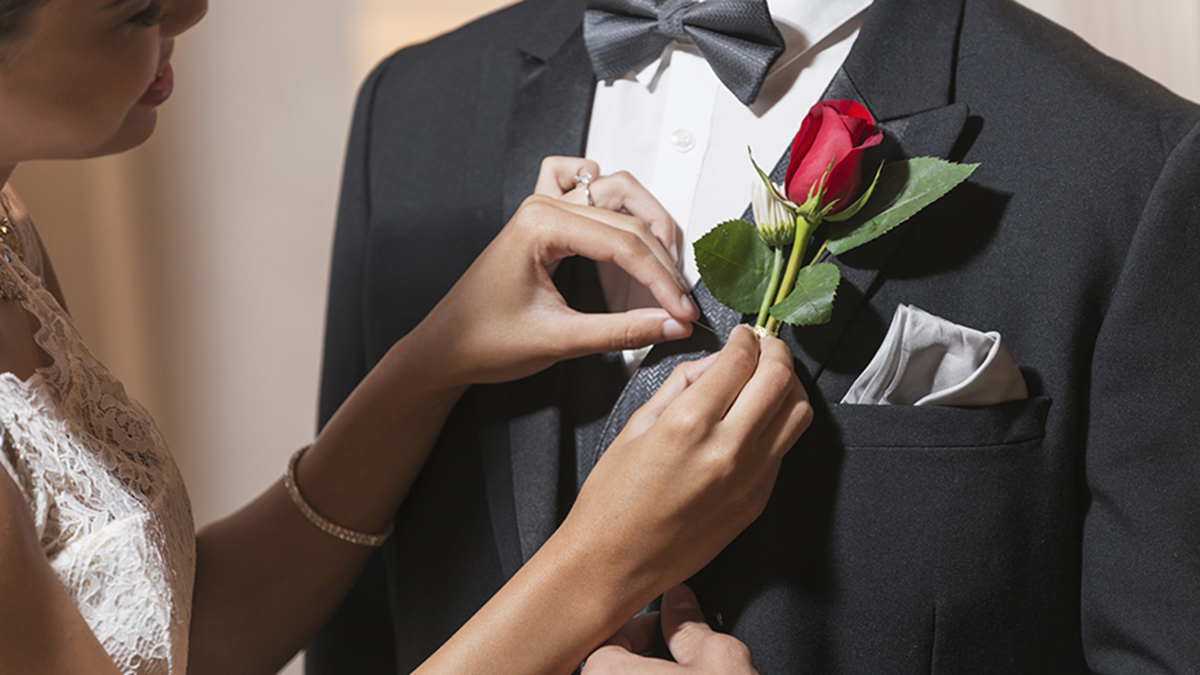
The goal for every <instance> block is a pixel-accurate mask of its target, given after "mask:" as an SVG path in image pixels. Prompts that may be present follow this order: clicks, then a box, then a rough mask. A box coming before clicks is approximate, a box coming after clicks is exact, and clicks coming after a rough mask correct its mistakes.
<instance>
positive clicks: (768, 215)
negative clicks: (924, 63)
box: [695, 101, 979, 335]
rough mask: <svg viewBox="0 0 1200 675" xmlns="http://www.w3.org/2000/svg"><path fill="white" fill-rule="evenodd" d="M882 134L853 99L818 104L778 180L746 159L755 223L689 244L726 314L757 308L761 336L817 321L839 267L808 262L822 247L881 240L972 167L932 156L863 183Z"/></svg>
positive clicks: (824, 314) (825, 310) (740, 223)
mask: <svg viewBox="0 0 1200 675" xmlns="http://www.w3.org/2000/svg"><path fill="white" fill-rule="evenodd" d="M882 140H883V132H881V131H879V130H878V129H877V128H876V127H875V120H874V119H872V118H871V113H869V112H868V111H867V109H866V108H864V107H863V106H862V105H860V104H859V103H856V102H854V101H819V102H818V103H817V104H816V105H814V106H813V107H812V109H811V110H810V111H809V112H808V115H806V116H805V118H804V122H803V123H802V124H801V125H800V131H799V132H798V133H797V134H796V138H795V140H793V141H792V153H791V158H790V160H789V162H788V169H787V178H786V179H785V181H784V184H783V185H779V184H777V183H774V182H772V181H771V179H770V178H769V177H768V176H767V175H766V174H765V173H764V172H763V170H762V169H761V168H759V166H758V164H757V163H755V162H754V158H753V157H751V158H750V164H751V166H753V167H754V172H755V174H756V178H755V179H754V181H753V184H752V187H751V204H752V205H753V211H754V220H755V221H756V222H757V227H756V226H754V225H751V224H750V223H747V222H746V221H744V220H730V221H727V222H724V223H721V224H720V225H718V226H716V227H715V228H713V229H712V230H710V231H709V232H708V234H706V235H704V236H703V237H701V238H700V239H699V240H698V241H697V242H696V245H695V251H696V266H697V267H698V268H699V270H700V278H701V279H703V280H704V284H705V286H707V288H708V290H709V292H710V293H712V295H713V297H714V298H716V299H717V300H718V301H720V302H721V303H722V304H724V305H725V306H726V307H729V308H730V309H733V310H734V311H737V312H741V313H742V314H757V316H758V320H757V322H756V327H757V330H758V332H759V333H760V335H766V334H769V335H776V334H778V332H779V325H780V324H781V323H788V324H792V325H795V326H815V325H819V324H823V323H826V322H828V321H829V319H830V317H831V316H832V315H833V302H834V298H835V297H836V295H837V287H838V283H839V282H840V281H841V273H840V272H839V271H838V268H837V266H836V265H834V264H832V263H827V262H817V261H818V260H819V259H820V258H821V255H822V253H824V251H826V250H828V251H829V252H830V253H833V254H834V255H840V254H842V253H845V252H846V251H849V250H851V249H854V248H857V247H859V246H862V245H863V244H865V243H867V242H869V241H872V240H873V239H876V238H878V237H881V236H883V235H884V234H886V233H887V232H889V231H890V230H892V229H893V228H895V227H896V226H897V225H899V224H901V223H903V222H904V221H906V220H908V219H909V218H911V217H912V216H914V215H916V213H917V212H918V211H920V210H921V209H923V208H925V207H926V206H928V205H930V204H932V203H933V202H935V201H937V200H938V199H940V198H942V197H943V196H945V194H946V193H948V192H949V191H950V190H952V189H953V188H954V187H955V186H957V185H958V184H959V183H962V182H963V181H965V180H966V179H967V177H969V176H970V175H971V173H972V172H973V171H974V170H975V168H976V167H978V166H979V165H978V164H956V163H954V162H947V161H945V160H941V159H937V158H934V157H917V158H914V159H907V160H903V161H899V162H889V163H886V164H882V165H880V167H879V169H878V170H877V171H876V172H875V175H874V178H873V179H872V180H871V182H870V184H868V185H867V186H866V187H865V188H863V186H862V183H863V180H862V177H863V176H862V154H863V151H865V150H866V149H867V148H871V147H874V146H876V145H879V143H880V141H882ZM822 223H829V227H828V228H827V232H826V235H825V238H824V241H823V242H822V243H821V247H820V249H818V250H817V251H816V252H815V253H813V254H812V255H809V248H810V242H811V240H812V237H813V233H815V232H816V231H817V228H818V227H819V226H820V225H821V224H822ZM785 260H786V265H785Z"/></svg>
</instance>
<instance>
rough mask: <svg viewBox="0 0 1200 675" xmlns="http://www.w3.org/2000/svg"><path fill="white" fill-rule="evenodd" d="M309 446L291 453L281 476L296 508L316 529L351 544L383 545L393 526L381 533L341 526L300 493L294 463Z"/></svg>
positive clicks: (310, 445) (390, 534)
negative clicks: (321, 512)
mask: <svg viewBox="0 0 1200 675" xmlns="http://www.w3.org/2000/svg"><path fill="white" fill-rule="evenodd" d="M311 447H312V444H311V443H310V444H308V445H306V446H304V447H303V448H300V449H299V450H297V451H296V452H295V453H293V454H292V458H291V459H290V460H289V461H288V467H287V475H286V476H284V478H283V485H284V487H286V488H287V493H288V496H289V497H291V498H292V503H293V504H295V505H296V508H298V509H300V513H303V514H304V517H305V518H308V520H309V521H310V522H311V523H312V524H313V525H316V526H317V529H319V530H321V531H322V532H324V533H326V534H330V535H333V536H335V537H337V538H338V539H341V540H342V541H348V542H350V543H351V544H358V545H359V546H374V547H376V548H378V547H380V546H383V542H385V541H387V538H388V537H390V536H392V529H393V527H392V526H391V525H388V529H387V532H384V533H382V534H368V533H366V532H359V531H358V530H351V529H350V528H348V527H342V526H341V525H338V524H337V523H335V522H332V521H330V520H329V519H328V518H326V517H325V516H322V515H321V514H319V513H317V511H316V509H314V508H313V507H312V504H309V503H308V500H307V499H305V498H304V495H302V494H300V488H299V487H297V486H296V464H297V463H298V462H299V461H300V458H301V457H303V456H304V453H305V452H307V451H308V449H309V448H311Z"/></svg>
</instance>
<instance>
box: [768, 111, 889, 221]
mask: <svg viewBox="0 0 1200 675" xmlns="http://www.w3.org/2000/svg"><path fill="white" fill-rule="evenodd" d="M881 140H883V132H881V131H879V130H878V129H876V128H875V120H873V119H871V113H869V112H867V109H866V108H864V107H863V106H862V105H860V104H859V103H857V102H855V101H818V102H817V104H816V105H814V106H813V107H812V109H811V110H809V111H808V115H807V116H805V118H804V122H803V123H802V124H801V125H800V132H799V133H797V134H796V140H794V141H793V142H792V156H791V159H790V161H789V162H788V170H787V180H786V181H785V183H784V185H785V187H786V188H787V198H788V199H790V200H791V201H793V202H795V203H796V204H804V203H805V202H807V201H808V197H809V192H810V191H811V190H812V188H813V186H814V185H816V184H817V183H819V182H820V181H821V177H822V176H824V175H825V172H826V171H827V170H828V169H829V165H830V162H832V163H833V170H832V171H830V173H829V177H828V178H827V179H825V193H824V196H822V197H821V199H820V203H819V204H815V205H814V206H815V207H816V208H814V209H813V211H814V212H819V210H820V209H821V208H824V207H825V206H826V205H828V204H829V203H830V202H832V201H833V200H835V199H836V200H837V205H836V206H835V207H834V208H833V210H832V211H831V213H837V212H838V211H840V210H842V209H844V208H846V207H847V206H850V204H852V203H853V201H854V196H855V193H856V192H858V187H859V184H860V182H861V180H862V171H861V167H860V163H861V159H862V157H861V156H862V152H863V150H865V149H867V148H870V147H872V146H875V145H879V142H880V141H881Z"/></svg>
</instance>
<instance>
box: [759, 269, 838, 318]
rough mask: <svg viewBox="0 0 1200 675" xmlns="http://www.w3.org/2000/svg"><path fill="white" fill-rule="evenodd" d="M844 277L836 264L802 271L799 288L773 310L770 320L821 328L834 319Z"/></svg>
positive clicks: (797, 282)
mask: <svg viewBox="0 0 1200 675" xmlns="http://www.w3.org/2000/svg"><path fill="white" fill-rule="evenodd" d="M841 280H842V274H841V272H839V271H838V268H837V265H834V264H833V263H818V264H816V265H808V266H807V267H802V268H800V273H799V274H797V275H796V287H795V288H794V289H793V290H792V292H791V294H789V295H788V296H787V297H786V298H784V299H783V300H781V301H780V302H778V303H777V304H776V305H775V306H774V307H772V308H771V316H773V317H775V318H776V319H779V320H780V321H782V322H784V323H790V324H792V325H793V326H818V325H820V324H823V323H829V319H830V317H832V316H833V299H834V297H835V296H836V295H837V287H838V283H840V282H841Z"/></svg>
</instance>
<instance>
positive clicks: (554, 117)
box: [504, 0, 596, 220]
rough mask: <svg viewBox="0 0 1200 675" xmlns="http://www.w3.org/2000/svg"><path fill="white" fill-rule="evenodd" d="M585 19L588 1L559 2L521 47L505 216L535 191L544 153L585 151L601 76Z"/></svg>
mask: <svg viewBox="0 0 1200 675" xmlns="http://www.w3.org/2000/svg"><path fill="white" fill-rule="evenodd" d="M582 19H583V5H582V3H580V2H577V1H574V0H571V1H564V2H559V3H558V4H556V5H555V7H554V9H553V10H551V11H549V12H548V13H547V15H545V16H543V19H542V21H540V22H539V23H538V24H537V25H536V26H534V27H532V29H531V30H530V31H529V32H528V33H527V34H526V39H525V40H524V41H523V42H521V43H520V45H519V46H518V47H517V49H518V50H519V51H520V52H521V54H522V56H523V60H522V67H521V73H520V80H519V82H518V85H517V91H516V94H515V96H514V97H513V107H512V114H511V117H510V118H509V119H510V122H509V130H508V146H507V148H506V151H505V174H504V176H505V178H504V219H505V220H508V219H509V218H510V217H512V214H513V213H516V210H517V207H519V206H520V205H521V201H522V200H524V199H525V197H527V196H529V195H530V194H531V193H532V192H533V187H534V185H535V184H536V183H537V174H538V170H539V168H540V166H541V162H542V159H543V158H544V157H547V156H549V155H570V156H577V157H579V156H583V150H584V137H585V134H586V133H587V123H588V117H589V115H590V113H591V110H592V94H593V93H594V91H595V89H596V81H595V77H594V76H593V74H592V66H591V61H589V60H588V55H587V49H586V47H585V46H584V43H583V28H582Z"/></svg>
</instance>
